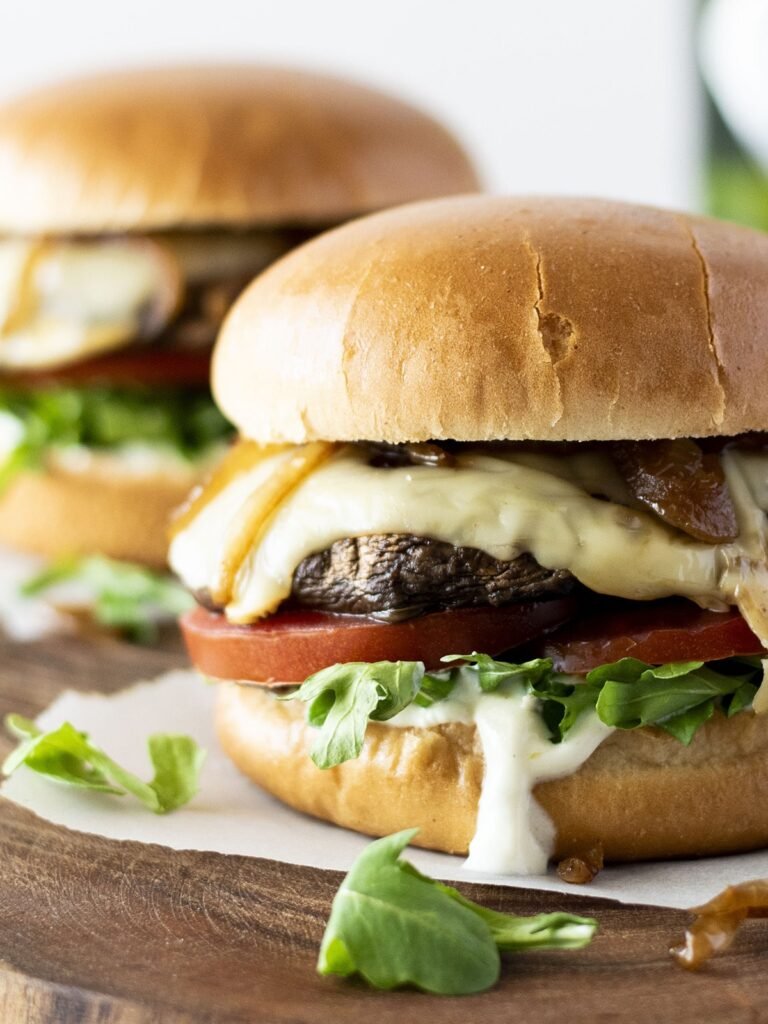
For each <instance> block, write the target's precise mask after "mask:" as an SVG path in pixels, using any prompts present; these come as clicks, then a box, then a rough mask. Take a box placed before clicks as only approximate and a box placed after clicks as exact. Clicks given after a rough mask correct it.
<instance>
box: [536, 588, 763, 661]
mask: <svg viewBox="0 0 768 1024" xmlns="http://www.w3.org/2000/svg"><path fill="white" fill-rule="evenodd" d="M763 653H764V652H763V645H762V644H761V643H760V641H759V640H758V638H757V637H756V636H755V634H754V633H753V632H752V630H751V629H750V628H749V626H748V625H747V623H746V622H745V621H744V619H743V618H742V617H741V615H740V614H739V612H738V610H737V609H736V608H731V609H729V610H728V611H727V612H710V611H704V610H703V609H701V608H699V607H697V606H696V605H695V604H693V603H692V602H691V601H685V600H682V599H677V598H675V599H671V600H668V601H652V602H650V603H649V604H645V603H641V602H637V601H632V602H626V603H625V602H621V603H620V604H619V605H618V606H611V605H609V606H607V608H606V609H605V611H603V612H597V613H596V614H593V615H590V616H589V617H588V618H586V619H582V620H580V621H576V622H571V623H568V625H566V626H564V627H563V628H562V629H559V630H557V631H556V632H555V633H553V634H552V635H551V636H549V637H547V640H546V642H545V643H544V645H543V650H542V654H543V655H544V656H545V657H547V658H552V659H553V661H554V663H555V667H556V668H558V669H560V670H561V671H562V672H575V673H579V674H581V673H585V672H589V671H590V670H591V669H593V668H597V667H598V666H599V665H607V664H610V663H611V662H613V661H618V660H619V658H638V659H639V660H640V661H646V662H648V663H649V664H651V665H664V664H667V663H668V662H671V661H717V659H718V658H732V657H734V656H736V655H750V654H763Z"/></svg>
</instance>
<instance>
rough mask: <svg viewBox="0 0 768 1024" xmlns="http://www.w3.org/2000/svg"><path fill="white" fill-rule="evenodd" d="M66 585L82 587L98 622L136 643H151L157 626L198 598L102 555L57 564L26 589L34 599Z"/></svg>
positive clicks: (154, 575) (153, 574) (158, 575)
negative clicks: (194, 598)
mask: <svg viewBox="0 0 768 1024" xmlns="http://www.w3.org/2000/svg"><path fill="white" fill-rule="evenodd" d="M62 583H74V584H77V585H78V586H82V588H83V591H84V593H86V594H87V595H88V596H89V598H90V600H91V601H92V602H93V604H92V614H93V618H94V619H95V620H96V622H98V623H100V624H101V625H102V626H107V627H108V628H111V629H118V630H120V631H121V632H123V633H124V634H125V635H126V636H127V637H128V638H129V639H131V640H134V641H136V642H137V643H151V642H152V641H153V640H155V638H156V636H157V626H158V621H159V620H160V619H162V618H175V617H176V616H178V615H181V614H182V613H183V612H185V611H188V610H189V609H190V608H192V607H194V603H195V602H194V600H193V598H192V597H191V596H190V595H189V594H188V593H187V591H186V590H185V589H184V588H183V587H182V586H181V584H180V583H178V582H177V581H176V580H175V579H173V578H172V577H171V576H168V575H166V574H164V573H158V572H152V571H151V570H150V569H146V568H144V567H142V566H139V565H132V564H131V563H129V562H117V561H114V560H113V559H111V558H104V557H103V556H101V555H88V556H84V557H81V558H68V559H63V560H61V561H58V562H55V563H54V564H53V565H51V566H50V567H49V568H47V569H45V570H43V572H41V573H39V574H38V575H37V576H34V577H33V578H32V579H30V580H27V581H26V583H24V584H23V586H22V587H21V593H22V594H23V595H24V596H25V597H35V596H39V595H41V594H45V593H46V592H47V591H49V590H51V589H52V588H54V587H56V586H58V585H59V584H62Z"/></svg>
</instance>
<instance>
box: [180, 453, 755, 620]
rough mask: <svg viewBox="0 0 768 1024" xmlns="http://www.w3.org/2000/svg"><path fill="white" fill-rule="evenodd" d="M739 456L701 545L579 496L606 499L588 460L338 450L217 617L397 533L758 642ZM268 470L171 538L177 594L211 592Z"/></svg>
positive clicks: (271, 525)
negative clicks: (429, 461)
mask: <svg viewBox="0 0 768 1024" xmlns="http://www.w3.org/2000/svg"><path fill="white" fill-rule="evenodd" d="M286 457H287V453H284V454H283V455H281V456H280V457H278V458H286ZM745 458H747V457H746V456H742V455H741V454H737V453H735V452H730V453H726V454H725V456H724V459H723V462H724V466H725V471H726V474H727V476H728V482H729V485H730V486H731V491H732V494H733V498H734V502H735V504H736V506H737V511H738V516H739V523H740V526H741V530H742V532H741V536H740V537H739V539H738V540H737V541H735V542H734V543H732V544H721V545H711V544H703V543H700V542H698V541H695V540H693V539H691V538H689V537H687V536H686V535H684V534H682V533H680V532H679V531H677V530H674V529H671V528H669V527H667V526H666V525H665V524H664V523H663V522H662V521H661V520H659V519H658V518H657V517H656V516H654V515H652V514H651V513H649V512H645V511H643V510H640V509H635V508H629V507H626V506H625V505H620V504H616V503H614V501H603V500H599V499H598V498H595V497H592V496H591V494H590V493H589V492H588V490H587V489H586V488H587V487H589V490H599V491H600V493H604V494H611V495H613V496H614V498H615V497H617V496H618V495H617V487H618V486H620V481H618V482H617V481H616V480H615V473H614V474H613V477H614V478H612V477H611V476H610V474H609V473H608V472H607V470H606V468H605V461H604V460H603V459H601V458H600V457H599V456H598V457H594V456H590V455H588V454H586V453H585V454H584V455H582V456H579V457H577V458H576V459H573V458H570V457H567V456H538V455H532V454H530V453H527V454H524V455H519V456H518V455H516V454H504V455H500V454H499V455H496V454H494V455H487V454H482V453H479V452H478V453H473V454H464V455H461V456H459V457H458V459H457V465H456V467H455V468H454V467H451V468H442V467H437V468H434V467H424V466H409V467H404V468H397V469H379V468H374V467H372V466H370V465H368V464H367V462H366V456H365V454H364V453H362V452H360V451H359V450H356V449H354V448H345V449H343V450H342V451H341V452H340V453H339V455H337V456H336V457H334V458H333V459H331V460H330V461H329V462H327V463H325V464H324V465H322V466H321V467H320V468H319V469H317V470H315V471H314V472H313V473H312V474H310V475H309V476H308V477H307V478H306V479H305V480H304V481H303V482H302V483H301V484H300V485H299V486H298V487H297V488H296V489H295V491H293V493H292V494H290V495H289V497H288V498H287V499H286V500H285V501H284V502H283V504H282V505H281V506H280V507H279V508H278V510H277V511H276V512H275V514H274V515H273V516H272V517H271V518H270V519H269V521H268V522H267V523H266V524H265V528H264V530H263V532H262V533H261V534H260V537H259V542H258V544H257V545H256V546H255V548H253V549H252V550H251V552H250V554H249V555H248V556H247V557H246V559H245V561H244V562H243V563H242V565H241V567H240V570H239V572H238V574H237V576H236V578H235V584H234V593H233V595H232V598H231V601H230V603H229V604H228V606H227V609H226V611H227V617H228V618H229V619H230V620H231V621H233V622H250V621H253V620H254V619H256V618H259V617H261V616H264V615H267V614H269V613H270V612H272V611H274V609H275V608H276V607H277V606H278V605H279V604H280V602H281V601H283V600H285V598H287V597H288V595H289V594H290V590H291V580H292V577H293V572H294V570H295V568H296V567H297V566H298V565H299V563H300V562H301V561H302V560H303V559H304V558H306V557H307V556H308V555H310V554H312V553H313V552H316V551H322V550H323V549H325V548H327V547H329V546H330V545H331V544H332V543H333V542H334V541H336V540H339V539H341V538H343V537H353V536H364V535H366V534H373V533H411V534H415V535H416V536H427V537H434V538H436V539H438V540H442V541H446V542H447V543H450V544H454V545H464V546H468V547H476V548H480V549H481V550H483V551H486V552H488V554H490V555H493V556H494V557H495V558H499V559H511V558H514V557H516V556H517V555H518V554H520V553H522V552H530V553H531V554H532V555H533V556H534V558H536V560H537V561H538V562H539V564H540V565H542V566H544V567H545V568H548V569H569V570H570V571H571V572H572V573H573V574H574V576H576V578H577V579H579V580H580V581H581V582H582V583H584V584H585V585H586V586H587V587H589V588H590V589H592V590H595V591H597V592H598V593H602V594H610V595H613V596H615V597H625V598H629V599H634V600H649V599H654V598H661V597H669V596H673V595H679V596H683V597H689V598H691V599H692V600H694V601H697V602H698V603H699V604H701V605H703V606H706V607H713V608H718V607H722V606H723V605H724V604H733V603H737V604H739V606H740V607H742V608H743V610H744V613H745V615H746V616H747V618H748V619H749V621H750V624H751V625H752V628H753V629H754V630H755V632H756V633H757V634H758V635H759V636H761V637H763V638H765V639H766V640H768V601H764V602H763V604H764V605H766V607H765V609H764V614H762V613H761V612H760V610H759V609H758V607H757V605H758V604H759V602H758V601H757V600H755V595H756V594H757V593H758V592H763V591H764V592H766V593H768V586H765V585H764V582H763V581H761V580H760V579H759V576H760V573H759V570H758V567H759V566H760V565H762V566H765V562H766V520H765V515H764V513H763V511H762V509H761V507H760V505H759V504H758V502H757V498H758V497H760V496H761V492H760V489H759V488H755V487H754V481H755V480H757V479H758V478H759V471H758V469H757V467H756V466H755V465H751V466H750V469H749V472H748V473H747V472H746V471H745V470H744V468H743V462H744V459H745ZM756 458H760V459H761V460H762V463H763V465H764V466H766V465H768V460H766V458H765V456H754V455H751V456H749V459H751V460H754V459H756ZM276 465H277V459H274V460H267V461H265V462H264V463H261V464H260V465H259V466H257V467H256V469H255V470H253V471H251V472H250V473H248V474H244V475H242V476H240V477H237V478H236V479H235V480H233V481H232V483H231V484H230V485H229V486H228V487H227V488H226V489H225V491H224V492H223V493H221V494H220V495H218V496H217V497H216V498H215V499H214V500H213V501H211V502H210V504H209V505H208V506H206V507H205V508H204V509H203V510H202V511H201V513H200V514H199V515H198V517H197V518H196V519H195V520H194V521H193V522H191V523H190V524H189V525H188V526H187V527H186V529H185V530H184V531H182V533H181V534H179V536H178V537H177V538H176V540H175V541H174V544H173V545H172V547H171V555H170V557H171V565H172V566H173V568H174V570H175V571H176V572H177V573H178V574H179V576H181V578H182V579H183V580H184V581H185V582H186V583H187V584H188V585H190V586H193V587H202V586H211V585H212V583H213V582H214V580H215V579H216V578H217V571H216V569H217V566H218V565H219V563H220V559H221V555H222V552H223V550H224V547H225V543H224V538H225V537H226V536H227V535H228V532H229V531H231V530H232V529H233V526H234V524H235V523H236V522H237V514H238V510H239V509H240V508H242V506H243V504H244V502H245V500H246V498H247V497H248V495H249V494H250V493H251V492H252V491H253V490H254V489H255V488H257V487H258V486H259V485H260V483H261V481H263V480H264V479H266V475H267V474H268V473H269V472H271V471H272V470H270V468H269V467H270V466H272V467H273V468H274V467H275V466H276ZM765 490H768V487H766V488H765ZM764 588H765V589H764ZM750 595H751V596H750ZM747 605H749V606H750V607H747Z"/></svg>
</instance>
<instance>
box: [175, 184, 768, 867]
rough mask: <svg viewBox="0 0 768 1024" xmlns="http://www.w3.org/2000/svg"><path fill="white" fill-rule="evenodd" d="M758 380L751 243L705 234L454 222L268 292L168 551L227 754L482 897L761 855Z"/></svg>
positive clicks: (480, 218)
mask: <svg viewBox="0 0 768 1024" xmlns="http://www.w3.org/2000/svg"><path fill="white" fill-rule="evenodd" d="M767 365H768V236H765V235H762V234H759V233H757V232H755V231H751V230H748V229H746V228H742V227H736V226H733V225H729V224H725V223H719V222H717V221H714V220H710V219H706V218H699V217H692V216H688V215H685V214H680V213H673V212H667V211H664V210H658V209H652V208H646V207H640V206H632V205H626V204H622V203H615V202H604V201H599V200H571V199H545V198H536V199H524V198H523V199H520V198H515V199H513V198H491V197H482V196H474V197H473V196H469V197H460V198H453V199H443V200H437V201H432V202H425V203H419V204H412V205H409V206H405V207H401V208H399V209H396V210H392V211H389V212H386V213H381V214H376V215H373V216H369V217H365V218H363V219H361V220H359V221H356V222H354V223H351V224H349V225H347V226H345V227H341V228H338V229H336V230H333V231H330V232H328V233H327V234H324V235H322V236H320V237H318V238H316V239H314V240H312V241H310V242H308V243H307V244H306V245H304V246H302V247H300V248H298V249H296V250H294V251H293V252H292V253H291V254H289V255H288V256H286V257H284V258H283V259H281V260H280V261H278V262H277V263H276V264H274V265H273V266H272V267H271V268H269V269H268V270H267V271H266V273H264V274H263V275H262V276H261V277H260V278H259V279H258V280H257V281H256V282H255V283H253V284H252V285H251V286H250V287H249V288H248V289H247V290H246V292H245V293H244V294H243V296H242V297H241V298H240V299H239V300H238V302H237V303H236V304H235V306H234V308H233V310H232V312H231V313H230V315H229V316H228V318H227V320H226V322H225V324H224V327H223V331H222V333H221V336H220V338H219V341H218V343H217V347H216V350H215V353H214V360H213V390H214V394H215V396H216V399H217V400H218V403H219V405H220V406H221V408H222V410H223V412H224V413H225V415H226V416H227V417H228V418H229V419H230V420H231V421H232V422H233V423H234V424H236V426H237V428H238V430H239V432H240V438H241V439H240V441H239V443H238V444H237V445H236V446H235V447H234V448H233V449H232V450H231V452H230V453H229V455H228V457H227V458H226V459H225V461H224V462H223V463H222V464H221V466H220V467H219V468H218V470H217V471H216V472H215V473H214V474H213V476H212V477H211V478H210V479H209V480H208V482H207V484H205V485H204V486H203V487H201V488H199V489H198V490H197V491H196V492H194V493H193V494H192V496H191V497H190V499H189V501H188V503H187V505H186V507H185V508H184V509H183V511H182V512H181V513H180V515H179V517H178V519H177V520H176V522H175V526H174V535H173V539H172V543H171V548H170V561H171V564H172V566H173V568H174V569H175V571H176V572H177V574H178V575H179V576H180V577H181V579H182V581H183V582H184V583H185V584H186V586H187V587H188V588H189V589H190V590H191V591H192V592H193V593H194V594H195V596H196V598H197V602H198V606H197V607H196V609H195V610H193V611H192V612H190V613H188V614H187V615H186V616H185V617H184V618H183V620H182V628H183V631H184V634H185V637H186V642H187V645H188V648H189V652H190V655H191V657H192V660H193V661H194V663H195V665H196V666H197V667H198V669H199V670H200V671H201V672H202V673H203V674H204V675H205V676H207V677H209V678H211V679H213V680H217V681H219V682H218V685H219V693H218V710H217V722H218V733H219V736H220V738H221V742H222V744H223V746H224V748H225V750H226V751H227V753H228V754H229V755H230V756H231V758H232V759H233V760H234V762H235V763H236V764H237V765H238V767H239V768H240V769H241V770H242V771H243V772H244V773H246V774H247V775H248V776H250V777H251V778H252V779H254V780H255V781H256V782H257V783H258V784H259V785H260V786H262V787H264V788H265V789H266V790H268V791H269V792H270V793H273V794H274V795H276V796H277V797H279V798H280V799H281V800H283V801H285V802H286V803H288V804H290V805H291V806H293V807H295V808H297V809H298V810H300V811H303V812H305V813H308V814H311V815H316V816H317V817H319V818H323V819H326V820H328V821H331V822H335V823H337V824H339V825H343V826H346V827H348V828H352V829H356V830H358V831H361V832H365V833H368V834H371V835H382V834H386V833H390V832H394V831H397V830H399V829H402V828H406V827H418V828H419V833H418V836H417V838H416V840H415V841H416V842H417V843H420V844H422V845H424V846H427V847H431V848H434V849H438V850H444V851H449V852H453V853H462V854H465V853H468V854H469V861H468V865H469V866H470V867H473V868H475V869H477V870H480V871H488V872H508V873H525V872H527V873H537V872H541V871H543V870H544V869H545V867H546V864H547V861H548V859H549V858H551V857H557V858H560V857H564V856H567V855H571V854H574V853H578V852H579V851H581V850H585V849H589V848H592V847H594V846H595V845H597V844H600V845H601V846H602V849H603V851H604V855H605V858H606V859H607V860H619V861H621V860H637V859H643V858H658V857H673V856H689V855H700V854H715V853H725V852H729V851H738V850H747V849H752V848H756V847H760V846H764V845H766V844H767V843H768V804H766V801H765V799H764V797H765V792H766V788H767V787H768V717H766V716H765V714H764V712H765V711H766V710H767V709H768V696H767V695H766V690H765V687H764V685H763V660H762V659H763V657H764V656H765V651H766V642H768V546H767V545H768V529H767V528H768V521H767V520H766V510H768V435H767V434H766V433H764V431H765V430H766V428H767V427H768V389H766V387H765V380H766V367H767Z"/></svg>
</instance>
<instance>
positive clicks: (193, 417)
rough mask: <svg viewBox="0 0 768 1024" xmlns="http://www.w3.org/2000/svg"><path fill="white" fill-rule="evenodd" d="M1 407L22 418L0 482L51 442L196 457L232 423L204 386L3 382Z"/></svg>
mask: <svg viewBox="0 0 768 1024" xmlns="http://www.w3.org/2000/svg"><path fill="white" fill-rule="evenodd" d="M0 412H4V413H6V414H7V415H10V416H13V417H14V418H15V419H16V420H17V421H18V422H19V424H20V426H21V430H20V435H21V436H20V439H19V442H18V444H17V445H16V447H15V448H14V450H13V451H12V452H11V453H10V454H9V456H8V457H7V459H6V460H5V462H4V463H3V464H2V466H0V486H3V485H4V484H6V483H7V482H8V481H9V480H10V479H11V478H12V477H13V475H14V474H15V473H17V472H18V471H19V470H22V469H28V468H34V467H36V466H39V465H40V464H41V462H42V461H43V459H44V457H45V453H46V451H47V450H48V449H49V448H50V447H51V446H53V445H56V446H66V445H85V446H87V447H89V448H105V449H109V448H118V447H120V446H121V445H126V444H134V443H145V444H158V445H159V444H162V445H166V446H168V447H170V448H172V449H173V450H174V451H176V452H178V453H179V454H181V455H183V456H184V457H186V458H189V459H194V458H196V457H197V456H199V455H200V454H201V453H202V452H204V451H205V450H206V449H208V448H209V447H210V446H211V445H213V444H215V443H216V442H219V441H223V440H225V439H227V438H229V437H230V436H231V434H232V428H231V427H230V425H229V424H228V423H227V421H226V420H225V419H224V417H223V416H222V414H221V413H220V412H219V410H218V409H217V408H216V406H215V404H214V402H213V399H212V398H211V397H210V395H208V394H206V393H205V392H202V391H183V390H179V389H149V388H123V389H121V388H108V387H88V388H86V387H83V388H74V387H52V388H38V389H35V390H20V389H10V388H0Z"/></svg>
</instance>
